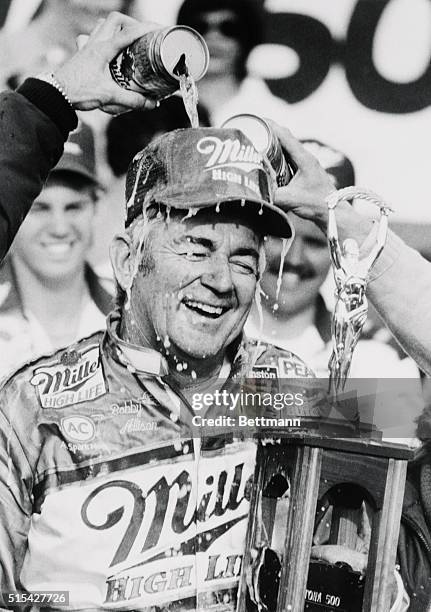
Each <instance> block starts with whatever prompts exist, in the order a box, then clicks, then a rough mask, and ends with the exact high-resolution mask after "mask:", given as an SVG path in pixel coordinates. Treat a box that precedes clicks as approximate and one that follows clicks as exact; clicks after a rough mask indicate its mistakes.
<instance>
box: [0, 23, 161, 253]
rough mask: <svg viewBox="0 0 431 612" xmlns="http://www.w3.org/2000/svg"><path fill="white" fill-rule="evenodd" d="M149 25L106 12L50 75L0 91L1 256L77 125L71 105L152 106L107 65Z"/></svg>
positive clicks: (112, 110)
mask: <svg viewBox="0 0 431 612" xmlns="http://www.w3.org/2000/svg"><path fill="white" fill-rule="evenodd" d="M153 28H154V24H151V25H148V24H141V23H139V22H137V21H136V20H134V19H132V18H130V17H126V16H125V15H120V14H119V13H111V15H110V16H109V17H108V18H107V19H106V20H105V21H104V22H103V23H101V24H99V26H98V27H97V28H96V29H95V31H94V32H93V33H92V34H91V36H90V37H89V38H88V40H87V41H84V40H83V39H81V41H80V42H81V44H80V46H81V48H80V50H79V51H78V52H77V53H76V54H75V55H74V56H73V57H72V58H71V59H70V60H68V61H67V62H66V63H65V64H64V65H63V66H62V67H61V68H59V69H58V70H57V71H56V73H55V75H44V76H40V78H37V79H27V80H26V81H25V82H24V83H23V85H22V86H21V87H20V88H19V89H18V91H17V92H5V93H2V94H0V111H1V112H0V136H1V137H0V185H1V189H0V260H1V259H2V258H3V257H4V255H5V254H6V252H7V251H8V249H9V247H10V245H11V243H12V241H13V238H14V236H15V234H16V232H17V230H18V228H19V226H20V224H21V222H22V220H23V219H24V217H25V215H26V214H27V212H28V210H29V208H30V206H31V204H32V202H33V200H34V199H35V198H36V197H37V196H38V194H39V193H40V191H41V189H42V187H43V185H44V182H45V180H46V178H47V176H48V173H49V171H50V170H51V169H52V168H53V167H54V166H55V164H56V163H57V162H58V160H59V159H60V157H61V154H62V152H63V145H64V141H65V140H66V139H67V137H68V134H69V132H71V131H72V130H74V129H75V128H76V127H77V125H78V119H77V115H76V112H75V111H76V110H93V109H96V108H100V109H102V110H104V111H106V112H108V113H111V114H118V113H121V112H125V111H126V110H130V109H131V108H140V107H143V106H144V105H146V107H147V108H154V106H155V103H154V102H153V101H151V100H149V99H146V98H144V97H143V96H141V95H140V94H137V93H135V92H131V91H127V90H124V89H122V88H121V87H119V86H118V85H116V83H114V82H113V80H112V78H111V75H110V73H109V69H108V64H109V62H110V60H112V58H113V57H115V56H116V55H117V54H118V52H119V51H120V50H121V49H122V48H124V47H125V46H127V45H128V44H130V43H131V42H133V41H134V40H136V38H139V36H142V35H143V34H144V33H145V32H147V31H149V30H151V29H153ZM17 176H19V180H17Z"/></svg>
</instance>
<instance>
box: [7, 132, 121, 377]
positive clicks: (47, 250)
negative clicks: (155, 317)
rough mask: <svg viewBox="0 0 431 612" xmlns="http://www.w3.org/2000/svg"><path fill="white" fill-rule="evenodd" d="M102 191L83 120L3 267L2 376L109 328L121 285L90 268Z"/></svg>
mask: <svg viewBox="0 0 431 612" xmlns="http://www.w3.org/2000/svg"><path fill="white" fill-rule="evenodd" d="M99 192H100V185H99V182H98V179H97V174H96V159H95V150H94V138H93V133H92V130H91V128H90V127H89V126H87V125H86V124H85V123H82V122H81V123H80V124H79V126H78V128H77V130H75V131H74V132H73V133H72V134H71V136H70V138H69V140H68V141H67V142H66V143H65V147H64V154H63V156H62V158H61V159H60V162H59V163H58V164H57V166H56V167H55V168H54V170H53V171H52V172H51V174H50V176H49V178H48V182H47V184H46V186H45V187H44V189H43V190H42V193H41V194H40V196H39V197H38V198H37V199H36V200H35V202H34V204H33V206H32V208H31V210H30V212H29V214H28V216H27V218H26V219H25V221H24V223H23V224H22V226H21V228H20V230H19V232H18V234H17V236H16V238H15V241H14V243H13V245H12V249H11V252H10V254H9V256H8V257H7V258H6V259H5V261H4V262H3V264H2V266H1V268H0V375H4V374H6V373H7V372H9V371H11V370H12V368H14V367H16V366H18V365H19V364H21V363H23V362H24V361H29V360H30V359H34V358H35V357H38V356H40V355H42V354H46V353H50V352H52V351H53V350H55V349H58V348H60V347H62V346H67V345H68V344H70V343H72V342H74V341H75V340H78V339H79V338H83V337H85V336H89V335H91V334H92V333H94V332H95V331H97V330H99V329H103V328H104V326H105V317H106V315H107V313H108V312H109V310H110V309H111V306H112V299H111V295H112V290H113V287H112V286H110V284H109V282H107V281H105V283H104V284H103V283H102V282H101V280H100V279H99V278H98V277H97V275H96V274H95V272H94V271H93V270H92V268H91V267H90V266H89V264H88V263H87V257H88V254H89V250H90V248H91V244H92V240H93V230H94V221H95V214H96V206H97V200H98V197H99ZM111 285H112V283H111ZM108 287H109V289H110V293H109V292H108V290H107V289H108Z"/></svg>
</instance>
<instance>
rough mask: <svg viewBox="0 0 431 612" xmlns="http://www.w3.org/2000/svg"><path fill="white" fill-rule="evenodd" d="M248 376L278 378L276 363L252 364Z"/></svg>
mask: <svg viewBox="0 0 431 612" xmlns="http://www.w3.org/2000/svg"><path fill="white" fill-rule="evenodd" d="M249 377H250V378H272V379H277V378H278V368H277V366H276V365H258V366H254V367H253V368H252V370H251V371H250V374H249Z"/></svg>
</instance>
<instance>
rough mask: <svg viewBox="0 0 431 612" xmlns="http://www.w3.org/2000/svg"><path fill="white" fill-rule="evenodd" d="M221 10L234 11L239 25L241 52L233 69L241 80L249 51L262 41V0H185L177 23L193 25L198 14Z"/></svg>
mask: <svg viewBox="0 0 431 612" xmlns="http://www.w3.org/2000/svg"><path fill="white" fill-rule="evenodd" d="M222 10H229V11H232V12H233V13H235V15H236V18H237V19H238V21H239V23H240V25H241V28H240V30H239V33H238V37H237V40H238V41H239V43H240V44H241V53H240V57H239V59H238V62H237V66H236V70H235V76H236V78H237V79H238V80H239V81H241V80H242V79H243V78H244V77H245V76H246V74H247V69H246V62H247V57H248V55H249V53H250V51H251V50H252V49H253V48H254V47H256V46H257V45H259V44H261V43H263V41H264V24H265V11H264V8H263V0H185V1H184V2H183V4H182V5H181V7H180V10H179V13H178V17H177V23H178V24H179V25H189V26H191V27H193V25H194V23H195V21H196V18H197V16H198V15H202V14H205V13H212V12H215V11H222Z"/></svg>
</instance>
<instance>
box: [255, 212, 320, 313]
mask: <svg viewBox="0 0 431 612" xmlns="http://www.w3.org/2000/svg"><path fill="white" fill-rule="evenodd" d="M294 225H295V232H296V234H295V239H294V241H293V243H292V245H291V247H290V250H289V252H288V254H287V256H286V259H285V261H284V267H283V276H282V282H281V289H280V293H279V295H278V298H277V299H276V292H277V279H278V274H279V270H280V256H281V247H282V242H281V240H280V239H277V238H268V240H267V241H266V242H265V253H266V260H267V264H266V270H265V273H264V275H263V278H262V281H261V285H262V289H263V291H264V293H265V294H266V295H267V296H268V298H269V299H268V300H266V299H264V303H265V305H267V308H268V309H271V308H272V307H273V306H274V304H275V303H277V304H278V310H277V314H276V316H277V317H279V318H287V317H289V316H293V315H296V314H298V313H300V312H301V311H302V310H305V309H306V308H308V307H309V306H311V305H312V304H313V303H314V301H315V300H316V298H317V295H318V293H319V289H320V287H321V285H322V283H323V282H324V280H325V278H326V275H327V274H328V271H329V267H330V261H329V255H328V246H327V242H326V238H325V236H324V234H323V233H322V232H321V231H320V230H319V229H318V228H317V227H316V226H315V225H314V223H312V222H311V221H306V220H304V219H300V218H299V217H296V216H295V221H294Z"/></svg>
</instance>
